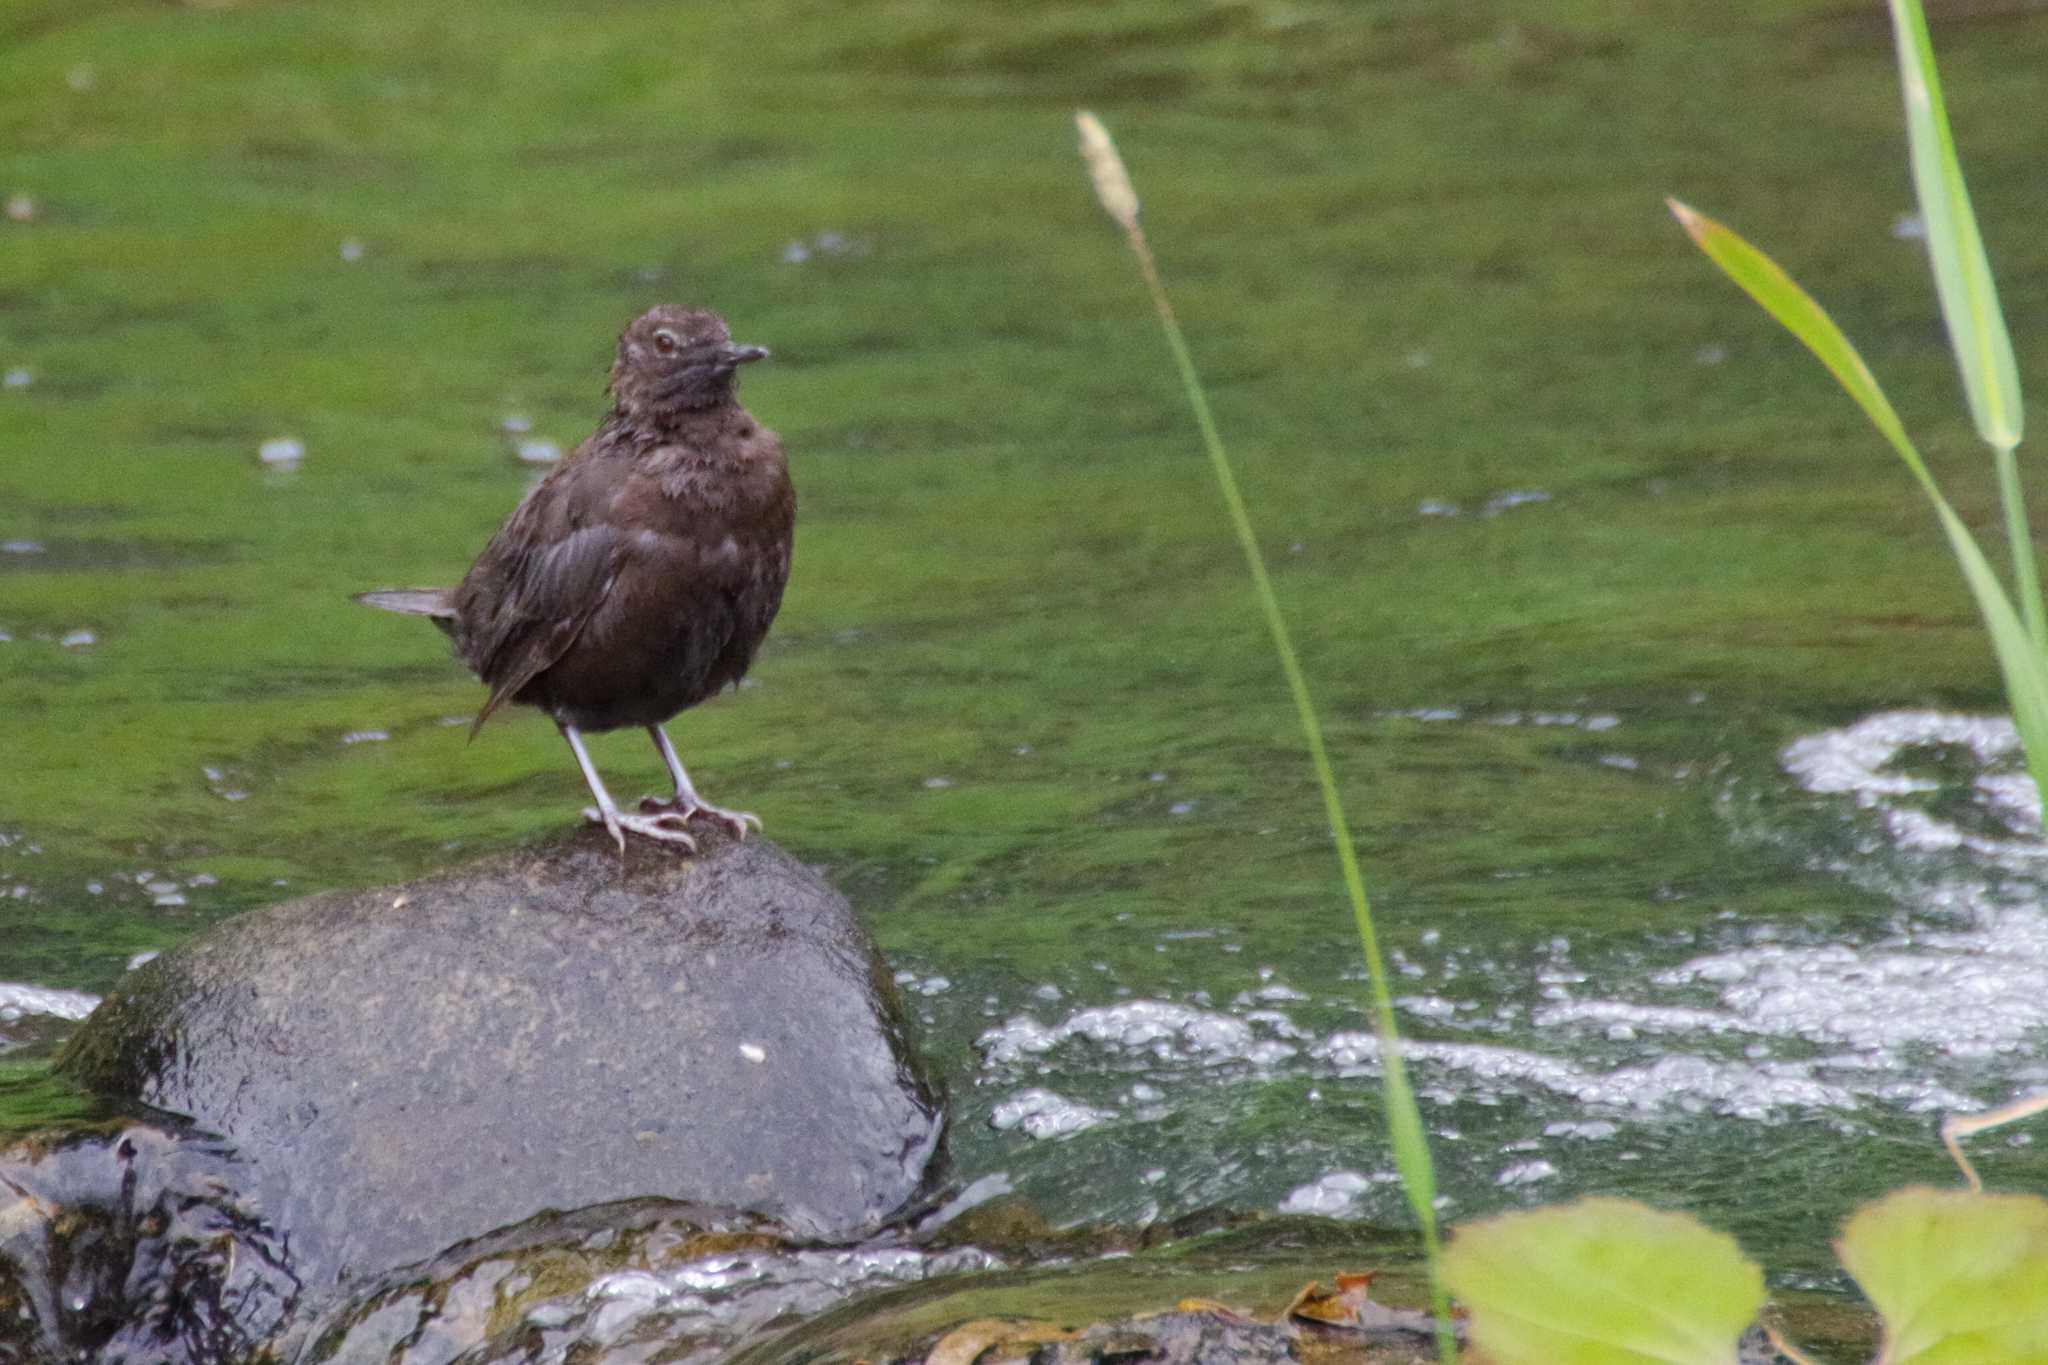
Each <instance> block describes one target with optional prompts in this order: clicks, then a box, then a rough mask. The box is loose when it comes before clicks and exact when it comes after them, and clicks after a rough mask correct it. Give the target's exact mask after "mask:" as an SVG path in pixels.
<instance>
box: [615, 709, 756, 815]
mask: <svg viewBox="0 0 2048 1365" xmlns="http://www.w3.org/2000/svg"><path fill="white" fill-rule="evenodd" d="M647 733H648V735H649V736H650V737H652V739H653V740H654V747H655V748H657V749H659V750H661V761H662V762H664V763H666V764H668V775H669V776H670V777H673V778H674V779H675V780H676V795H675V799H674V800H673V801H657V800H655V799H654V798H653V797H651V796H645V797H642V798H641V799H640V809H641V810H643V811H649V812H652V811H664V812H670V813H673V814H676V815H680V816H681V817H682V818H683V819H684V820H694V819H696V818H697V817H698V816H700V815H701V816H703V817H704V818H705V819H707V820H716V821H717V822H718V823H719V824H721V825H724V826H725V827H726V828H727V829H729V830H731V831H732V837H733V838H735V839H744V838H746V837H747V831H748V830H749V829H759V828H761V817H760V816H758V815H756V814H754V813H753V812H752V811H745V810H724V809H721V808H720V807H718V806H714V805H712V804H711V803H710V802H709V801H706V800H705V799H704V798H703V797H701V796H699V795H697V789H696V788H695V787H693V786H691V785H690V775H689V774H688V773H686V772H684V771H683V760H681V759H680V758H677V757H676V746H675V745H673V744H671V743H669V742H668V731H666V730H664V729H662V728H661V727H660V726H659V725H650V726H648V727H647Z"/></svg>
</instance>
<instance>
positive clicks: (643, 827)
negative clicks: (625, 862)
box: [583, 803, 697, 857]
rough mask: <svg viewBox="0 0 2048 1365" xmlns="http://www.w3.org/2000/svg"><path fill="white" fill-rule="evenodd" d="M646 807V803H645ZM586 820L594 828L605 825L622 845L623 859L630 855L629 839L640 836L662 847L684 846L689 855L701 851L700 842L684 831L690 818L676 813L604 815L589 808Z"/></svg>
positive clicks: (596, 809) (593, 807) (584, 813)
mask: <svg viewBox="0 0 2048 1365" xmlns="http://www.w3.org/2000/svg"><path fill="white" fill-rule="evenodd" d="M643 804H644V803H643ZM583 818H584V819H586V820H588V821H590V822H591V823H592V824H594V825H603V826H604V827H605V829H607V830H608V831H610V833H611V836H612V838H613V839H614V840H616V841H617V842H618V845H619V854H620V856H621V857H623V856H624V855H625V852H626V835H627V834H629V833H631V834H637V835H639V836H640V837H641V838H643V839H652V840H654V841H655V842H656V843H658V844H680V845H682V847H683V848H684V849H685V850H687V851H688V852H691V853H695V852H696V851H697V841H696V840H695V839H693V838H691V837H690V836H689V835H688V834H687V833H685V832H684V831H683V826H684V825H685V824H686V823H688V818H687V817H686V816H683V815H681V814H679V813H677V812H675V811H662V812H660V813H658V814H641V815H627V814H625V813H624V812H608V811H601V810H599V809H598V808H597V807H596V806H585V807H584V808H583Z"/></svg>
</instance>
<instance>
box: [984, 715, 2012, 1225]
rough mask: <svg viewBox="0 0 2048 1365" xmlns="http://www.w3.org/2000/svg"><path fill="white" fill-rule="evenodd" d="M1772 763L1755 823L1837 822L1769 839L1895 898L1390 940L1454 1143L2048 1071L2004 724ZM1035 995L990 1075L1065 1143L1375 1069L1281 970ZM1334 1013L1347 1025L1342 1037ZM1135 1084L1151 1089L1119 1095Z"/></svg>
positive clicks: (1789, 752)
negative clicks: (1442, 947)
mask: <svg viewBox="0 0 2048 1365" xmlns="http://www.w3.org/2000/svg"><path fill="white" fill-rule="evenodd" d="M1481 719H1483V718H1481ZM1496 719H1498V718H1496ZM1514 719H1515V720H1518V721H1528V718H1526V717H1520V716H1517V717H1514ZM1600 721H1601V724H1600V725H1599V727H1598V728H1600V729H1607V728H1610V724H1609V722H1608V721H1607V718H1606V717H1604V716H1603V717H1601V718H1600ZM1530 723H1558V724H1568V725H1585V724H1586V722H1585V720H1584V718H1582V717H1579V716H1575V715H1574V716H1560V717H1555V718H1553V717H1549V716H1541V717H1537V718H1535V720H1534V721H1533V722H1530ZM1588 728H1593V727H1591V726H1588ZM1780 762H1781V764H1782V771H1781V775H1780V777H1779V779H1778V781H1777V783H1776V784H1775V785H1774V786H1773V785H1771V784H1769V783H1763V784H1760V785H1763V786H1765V787H1766V788H1767V799H1766V800H1765V801H1764V802H1761V803H1759V806H1758V808H1759V810H1760V811H1762V812H1763V813H1762V814H1760V815H1758V816H1757V817H1756V818H1757V819H1759V820H1760V821H1763V822H1764V823H1766V824H1769V822H1771V821H1773V820H1780V821H1783V820H1791V821H1806V822H1809V823H1814V822H1817V823H1818V824H1819V826H1820V827H1821V828H1822V831H1823V832H1822V834H1821V835H1819V836H1818V837H1817V838H1816V836H1813V835H1812V834H1811V833H1810V832H1808V831H1804V830H1802V831H1801V832H1800V833H1799V834H1798V835H1793V834H1791V833H1790V832H1789V827H1788V828H1787V830H1780V831H1776V832H1774V831H1772V830H1770V829H1764V830H1762V831H1759V832H1757V833H1759V834H1760V836H1761V837H1762V838H1764V839H1767V840H1770V839H1776V840H1777V841H1779V842H1782V843H1787V844H1791V845H1793V846H1796V847H1799V848H1801V849H1802V850H1803V851H1806V852H1808V853H1809V854H1810V856H1811V858H1812V860H1813V861H1814V863H1815V865H1816V870H1818V871H1821V872H1823V873H1824V874H1826V875H1830V876H1841V877H1844V878H1846V879H1848V880H1850V881H1852V882H1854V883H1855V884H1856V885H1858V886H1859V887H1862V888H1863V889H1865V890H1868V891H1873V892H1878V893H1881V894H1882V896H1883V897H1884V898H1886V899H1887V900H1889V901H1891V902H1892V903H1893V904H1895V905H1896V907H1897V909H1896V913H1895V914H1893V915H1891V916H1889V917H1888V918H1883V919H1880V920H1879V921H1877V922H1876V923H1875V924H1871V923H1864V924H1861V925H1860V926H1852V927H1851V928H1850V929H1848V930H1845V931H1844V936H1843V937H1841V938H1839V939H1837V940H1835V941H1830V942H1819V943H1817V942H1813V941H1811V938H1810V935H1811V932H1812V931H1811V927H1810V926H1804V925H1781V924H1776V923H1772V922H1769V921H1762V922H1756V921H1735V920H1732V919H1731V920H1727V921H1725V923H1726V926H1727V927H1726V930H1725V932H1720V931H1718V930H1717V931H1715V932H1712V933H1709V934H1707V935H1706V937H1708V938H1710V939H1712V940H1713V947H1712V948H1711V949H1709V950H1704V951H1702V950H1700V949H1698V948H1693V949H1690V950H1688V947H1687V946H1686V945H1687V944H1689V943H1691V942H1693V939H1692V938H1691V936H1690V935H1684V936H1680V937H1679V938H1677V939H1673V938H1671V937H1669V936H1666V937H1664V938H1663V939H1662V941H1661V942H1658V941H1652V940H1651V939H1650V938H1649V936H1648V935H1647V934H1646V935H1644V936H1643V937H1642V938H1641V939H1639V940H1635V941H1633V942H1632V943H1631V945H1630V947H1629V948H1628V950H1627V951H1628V953H1629V960H1628V961H1627V962H1625V963H1622V964H1616V963H1613V962H1603V961H1598V960H1595V959H1594V958H1593V957H1592V956H1590V955H1589V954H1593V953H1597V954H1601V955H1605V954H1609V953H1611V952H1612V951H1613V949H1614V945H1615V943H1616V942H1617V941H1618V940H1617V939H1615V938H1614V937H1613V936H1604V937H1603V942H1602V943H1601V944H1600V945H1599V946H1598V947H1596V948H1593V949H1590V950H1583V951H1582V952H1581V953H1580V954H1579V955H1578V956H1576V957H1575V956H1574V951H1573V948H1572V945H1571V944H1570V943H1568V942H1567V941H1565V940H1563V939H1558V940H1554V941H1552V942H1551V943H1549V944H1548V945H1547V947H1545V948H1543V949H1539V950H1537V951H1536V952H1533V953H1531V952H1527V951H1524V952H1522V953H1520V954H1519V955H1518V954H1515V953H1506V952H1504V953H1502V954H1500V957H1501V959H1502V960H1500V961H1491V960H1488V961H1475V960H1474V956H1473V950H1472V949H1471V948H1465V949H1463V950H1462V955H1461V950H1460V948H1459V947H1457V946H1456V945H1451V946H1450V947H1449V948H1448V950H1447V951H1445V952H1444V953H1443V956H1442V957H1441V958H1440V959H1439V960H1436V961H1421V960H1412V959H1411V958H1408V957H1402V956H1400V955H1399V954H1395V955H1394V956H1395V959H1396V960H1395V961H1394V964H1393V965H1394V967H1395V968H1396V970H1397V971H1398V973H1399V974H1400V975H1401V976H1402V977H1404V978H1406V979H1407V983H1408V987H1409V993H1408V994H1406V995H1404V996H1402V998H1401V999H1400V1000H1399V1001H1398V1002H1397V1003H1398V1009H1399V1012H1400V1015H1401V1017H1402V1021H1403V1025H1404V1028H1406V1029H1407V1030H1410V1031H1411V1032H1412V1033H1413V1034H1415V1035H1420V1036H1415V1037H1411V1038H1410V1040H1409V1041H1408V1042H1407V1044H1406V1054H1407V1057H1408V1061H1409V1068H1410V1072H1411V1075H1412V1078H1413V1081H1414V1085H1415V1088H1416V1090H1417V1093H1418V1094H1419V1095H1420V1096H1421V1097H1422V1098H1423V1100H1424V1102H1425V1116H1426V1117H1427V1118H1429V1120H1430V1122H1431V1126H1432V1129H1433V1130H1434V1131H1435V1132H1437V1134H1438V1136H1439V1137H1441V1138H1445V1139H1448V1140H1450V1141H1453V1142H1456V1141H1458V1140H1461V1138H1462V1136H1463V1135H1462V1134H1460V1133H1459V1132H1458V1131H1456V1128H1457V1120H1455V1119H1454V1118H1452V1117H1451V1114H1452V1112H1453V1106H1467V1105H1478V1106H1483V1107H1486V1108H1488V1109H1490V1110H1492V1111H1493V1112H1494V1113H1495V1114H1497V1115H1499V1116H1500V1117H1499V1120H1498V1121H1499V1122H1501V1123H1506V1124H1508V1125H1510V1126H1514V1127H1517V1128H1518V1129H1519V1131H1520V1135H1519V1136H1518V1137H1517V1139H1516V1140H1515V1141H1514V1142H1513V1144H1512V1145H1506V1146H1503V1147H1502V1149H1501V1156H1502V1158H1503V1159H1504V1160H1503V1161H1502V1163H1501V1164H1497V1165H1495V1166H1494V1167H1493V1168H1492V1178H1493V1179H1494V1180H1495V1181H1496V1182H1497V1183H1498V1184H1500V1185H1502V1186H1521V1185H1542V1184H1545V1183H1548V1182H1550V1181H1551V1180H1552V1179H1553V1178H1554V1177H1556V1176H1557V1174H1558V1172H1559V1169H1560V1168H1561V1167H1564V1166H1565V1163H1566V1162H1567V1161H1568V1160H1569V1152H1570V1151H1571V1150H1573V1149H1577V1150H1581V1151H1583V1150H1584V1149H1585V1148H1586V1147H1587V1145H1588V1144H1596V1145H1602V1146H1605V1147H1607V1148H1609V1149H1611V1150H1618V1147H1619V1146H1626V1145H1627V1144H1629V1143H1630V1142H1631V1141H1632V1135H1633V1136H1640V1135H1641V1134H1643V1133H1644V1132H1645V1131H1646V1130H1645V1129H1644V1128H1643V1126H1642V1125H1646V1124H1652V1123H1656V1122H1659V1121H1661V1120H1664V1119H1669V1118H1690V1117H1694V1116H1706V1117H1716V1118H1722V1119H1732V1120H1739V1121H1747V1122H1753V1123H1767V1124H1775V1123H1783V1122H1797V1121H1810V1120H1814V1119H1822V1120H1825V1121H1827V1122H1828V1123H1830V1124H1835V1125H1841V1124H1853V1123H1857V1122H1861V1121H1863V1120H1867V1119H1873V1118H1876V1117H1877V1116H1880V1115H1882V1116H1891V1117H1894V1118H1896V1117H1900V1116H1903V1117H1907V1118H1911V1119H1916V1120H1917V1119H1918V1118H1919V1116H1930V1117H1931V1116H1932V1115H1935V1114H1938V1113H1943V1112H1953V1111H1968V1110H1973V1109H1978V1108H1983V1107H1986V1106H1988V1105H1992V1104H1996V1103H2001V1102H2003V1101H2005V1100H2007V1099H2010V1098H2012V1097H2013V1096H2015V1095H2016V1094H2018V1093H2021V1092H2024V1091H2026V1090H2029V1089H2032V1088H2037V1087H2039V1086H2040V1085H2042V1084H2043V1083H2044V1082H2048V1062H2043V1061H2037V1060H2035V1059H2036V1058H2039V1057H2042V1056H2043V1055H2044V1052H2048V1049H2044V1044H2048V842H2044V840H2043V838H2042V835H2041V803H2040V800H2039V797H2038V795H2037V794H2036V792H2035V790H2034V786H2033V783H2032V782H2031V780H2030V779H2029V778H2028V777H2027V775H2026V773H2025V771H2024V767H2023V757H2022V755H2021V753H2020V750H2019V746H2018V741H2017V739H2016V737H2015V735H2014V732H2013V727H2012V725H2011V723H2010V722H2009V721H2006V720H2003V719H1999V718H1988V717H1975V716H1958V715H1951V714H1946V713H1942V712H1934V711H1898V712H1886V713H1882V714H1879V715H1874V716H1871V717H1868V718H1866V719H1864V720H1862V721H1860V722H1858V723H1856V724H1854V725H1850V726H1847V727H1843V728H1841V729H1836V730H1830V731H1826V732H1822V733H1819V734H1814V735H1810V736H1807V737H1805V738H1802V739H1800V740H1797V741H1795V742H1794V743H1792V744H1790V745H1788V746H1786V748H1785V749H1784V751H1783V752H1782V754H1781V755H1780ZM1738 837H1739V838H1745V839H1746V838H1748V837H1750V833H1749V832H1744V833H1743V834H1741V835H1739V836H1738ZM1815 850H1817V851H1815ZM1802 934H1804V935H1807V939H1806V941H1794V940H1795V939H1797V938H1799V937H1800V935H1802ZM1425 943H1426V944H1428V945H1430V946H1435V945H1436V944H1438V943H1441V938H1438V939H1434V940H1425ZM1478 983H1483V986H1484V989H1483V990H1481V989H1479V988H1478ZM1475 993H1476V994H1478V995H1483V996H1484V997H1485V999H1483V1000H1481V999H1475V998H1473V996H1474V995H1475ZM1217 994H1218V996H1219V997H1221V996H1222V995H1224V994H1225V993H1224V992H1222V991H1219V992H1217ZM1041 999H1042V1000H1043V1002H1044V1003H1043V1005H1042V1006H1041V1008H1040V1009H1039V1010H1037V1011H1035V1012H1031V1013H1023V1014H1017V1015H1014V1016H1012V1017H1010V1018H1009V1019H1008V1020H1007V1021H1006V1022H1004V1023H1002V1024H1001V1025H999V1026H997V1027H994V1028H990V1029H988V1030H986V1031H985V1032H984V1033H983V1034H982V1035H981V1037H980V1039H979V1040H978V1046H979V1049H980V1052H981V1056H982V1076H981V1080H982V1083H984V1084H988V1085H992V1086H995V1087H998V1090H997V1093H998V1094H1001V1095H1004V1096H1005V1097H1006V1098H1005V1099H1004V1100H1003V1101H1002V1103H1001V1104H1000V1105H999V1106H998V1113H1000V1114H1001V1116H1002V1117H1001V1118H1000V1119H998V1120H997V1123H998V1124H999V1125H1000V1126H1003V1127H1023V1128H1024V1129H1025V1131H1027V1132H1028V1131H1034V1130H1033V1128H1032V1127H1031V1126H1030V1123H1031V1121H1032V1120H1033V1119H1036V1121H1037V1123H1038V1126H1039V1128H1040V1129H1042V1130H1044V1132H1045V1135H1060V1136H1065V1135H1068V1134H1071V1133H1076V1132H1081V1131H1083V1130H1084V1129H1108V1130H1110V1131H1114V1130H1115V1129H1117V1128H1118V1127H1119V1126H1122V1127H1127V1128H1128V1127H1133V1126H1134V1125H1153V1124H1158V1123H1161V1122H1171V1121H1176V1120H1181V1119H1183V1118H1184V1116H1185V1115H1186V1114H1188V1113H1190V1112H1194V1111H1196V1110H1197V1108H1198V1106H1201V1105H1203V1104H1209V1105H1212V1106H1213V1104H1214V1103H1215V1101H1214V1100H1213V1099H1210V1098H1207V1097H1206V1095H1207V1094H1213V1092H1214V1090H1215V1088H1216V1087H1218V1086H1224V1087H1229V1086H1242V1087H1244V1088H1245V1090H1246V1091H1247V1093H1248V1094H1249V1093H1250V1092H1254V1091H1256V1090H1258V1089H1259V1088H1261V1087H1271V1086H1274V1085H1285V1084H1288V1083H1292V1084H1295V1085H1300V1086H1304V1087H1308V1088H1307V1089H1306V1093H1307V1095H1308V1098H1309V1100H1310V1102H1311V1103H1320V1102H1321V1101H1322V1098H1323V1092H1324V1089H1325V1088H1326V1087H1327V1088H1328V1089H1329V1093H1330V1094H1332V1095H1338V1094H1352V1095H1355V1094H1356V1093H1357V1091H1356V1089H1355V1087H1346V1086H1337V1085H1331V1084H1330V1083H1332V1082H1352V1081H1356V1080H1359V1079H1367V1078H1376V1077H1377V1076H1378V1075H1379V1072H1380V1056H1379V1046H1378V1042H1377V1040H1376V1038H1375V1037H1374V1036H1373V1034H1372V1032H1371V1031H1370V1029H1369V1028H1366V1027H1364V1026H1363V1025H1362V1023H1361V1022H1359V1014H1358V1003H1359V1002H1358V1001H1343V1000H1335V1001H1333V1000H1327V999H1325V1000H1321V1001H1317V1000H1314V999H1312V998H1310V995H1309V994H1308V993H1305V992H1302V991H1300V990H1296V989H1292V988H1290V987H1288V986H1287V985H1286V983H1284V982H1269V981H1267V980H1266V976H1265V975H1261V976H1260V977H1259V978H1258V979H1257V980H1255V981H1251V982H1248V984H1247V988H1246V989H1245V990H1243V991H1241V992H1238V993H1237V994H1236V995H1235V996H1234V998H1231V999H1230V1000H1229V1002H1228V1003H1227V1004H1211V1002H1210V1000H1209V998H1208V996H1206V995H1202V994H1199V993H1198V994H1197V995H1195V996H1194V997H1191V998H1190V999H1186V1000H1181V999H1169V998H1153V999H1131V1000H1123V1001H1119V1002H1117V1003H1115V1004H1112V1005H1093V1006H1082V1007H1074V1006H1066V1007H1065V1008H1064V1009H1063V1008H1062V1005H1063V1001H1062V998H1061V997H1060V996H1058V995H1057V994H1054V995H1050V996H1044V997H1041ZM1361 999H1362V993H1361ZM1333 1014H1339V1015H1343V1016H1345V1017H1348V1018H1349V1019H1350V1020H1351V1022H1350V1023H1348V1024H1342V1025H1340V1026H1338V1027H1334V1028H1333V1027H1331V1020H1332V1016H1333ZM1133 1073H1142V1074H1144V1075H1145V1076H1146V1077H1147V1079H1148V1081H1150V1082H1152V1083H1153V1084H1150V1085H1148V1086H1147V1089H1148V1091H1149V1092H1150V1093H1151V1094H1153V1095H1154V1096H1159V1097H1163V1098H1161V1099H1155V1100H1154V1101H1153V1102H1150V1103H1139V1102H1136V1101H1134V1100H1133V1099H1131V1098H1130V1087H1129V1077H1130V1076H1131V1074H1133ZM1091 1081H1092V1082H1093V1083H1091ZM1112 1082H1113V1083H1114V1086H1115V1087H1116V1088H1114V1089H1112V1084H1111V1083H1112ZM1047 1085H1050V1086H1054V1087H1057V1094H1055V1093H1054V1092H1053V1091H1052V1090H1049V1089H1046V1088H1045V1087H1046V1086H1047ZM1205 1092H1206V1093H1205ZM1054 1101H1057V1103H1054ZM1245 1102H1246V1103H1247V1104H1251V1103H1254V1102H1255V1101H1254V1100H1252V1099H1249V1098H1248V1099H1247V1100H1246V1101H1245ZM1076 1113H1084V1114H1085V1119H1082V1118H1076V1117H1073V1115H1075V1114H1076ZM1551 1158H1557V1159H1556V1160H1555V1161H1553V1160H1551ZM1326 1169H1328V1168H1326ZM1373 1183H1374V1182H1372V1181H1369V1180H1367V1179H1366V1178H1365V1177H1361V1176H1360V1175H1358V1174H1357V1172H1355V1171H1352V1170H1349V1169H1337V1170H1330V1171H1329V1173H1328V1174H1326V1175H1324V1176H1322V1177H1320V1178H1318V1179H1317V1180H1314V1181H1311V1182H1309V1183H1308V1184H1303V1185H1298V1186H1295V1187H1294V1188H1293V1189H1292V1190H1291V1191H1290V1192H1289V1193H1287V1194H1286V1195H1285V1197H1284V1198H1282V1199H1281V1200H1280V1201H1279V1204H1280V1207H1282V1208H1283V1209H1287V1210H1290V1211H1298V1212H1329V1213H1339V1214H1341V1213H1347V1212H1352V1211H1354V1209H1355V1207H1356V1206H1359V1205H1362V1204H1364V1203H1366V1202H1367V1201H1368V1200H1369V1199H1371V1198H1372V1197H1374V1194H1375V1192H1374V1191H1373V1190H1372V1188H1371V1187H1372V1185H1373ZM1283 1188H1284V1187H1283Z"/></svg>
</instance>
